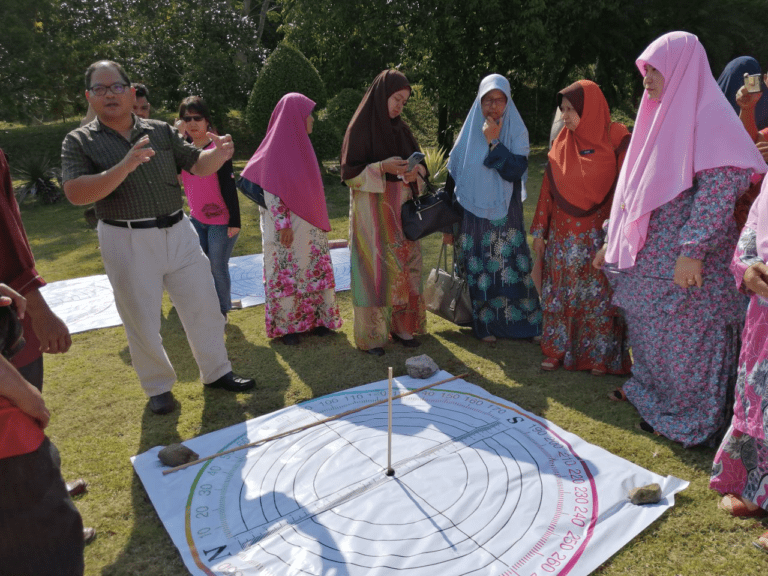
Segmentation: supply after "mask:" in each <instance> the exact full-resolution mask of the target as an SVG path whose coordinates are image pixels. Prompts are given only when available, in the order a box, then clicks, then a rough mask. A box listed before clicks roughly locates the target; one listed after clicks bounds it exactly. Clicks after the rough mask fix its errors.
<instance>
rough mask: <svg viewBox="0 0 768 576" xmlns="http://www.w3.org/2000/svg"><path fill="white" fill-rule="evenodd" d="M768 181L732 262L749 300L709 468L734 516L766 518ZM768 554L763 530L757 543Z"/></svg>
mask: <svg viewBox="0 0 768 576" xmlns="http://www.w3.org/2000/svg"><path fill="white" fill-rule="evenodd" d="M766 262H768V179H765V180H764V182H763V186H762V190H761V192H760V195H759V196H758V197H757V199H756V200H755V202H754V204H753V205H752V209H751V210H750V212H749V217H748V218H747V223H746V225H745V226H744V229H743V230H742V232H741V237H740V238H739V244H738V246H737V247H736V252H735V253H734V255H733V260H732V262H731V272H733V275H734V278H735V279H736V285H737V286H738V288H739V289H740V290H741V291H742V292H744V293H745V294H747V295H748V296H749V297H750V302H749V310H748V311H747V322H746V325H745V326H744V333H743V335H742V342H743V343H742V347H741V355H740V357H739V372H738V379H737V381H736V402H735V404H734V407H733V420H732V422H731V426H730V428H729V429H728V432H727V433H726V435H725V438H723V442H722V444H721V445H720V448H719V450H718V451H717V454H716V455H715V462H714V464H713V466H712V478H711V480H710V484H709V485H710V487H711V488H713V489H715V490H717V491H718V492H720V493H721V494H724V496H723V499H722V500H721V501H720V508H722V509H724V510H726V511H727V512H729V513H730V514H732V515H733V516H740V517H753V518H757V517H762V516H768V344H767V343H768V266H766ZM756 544H757V545H758V546H760V547H761V548H763V549H765V550H766V551H768V532H765V533H764V534H763V535H762V536H760V538H759V539H758V541H757V543H756Z"/></svg>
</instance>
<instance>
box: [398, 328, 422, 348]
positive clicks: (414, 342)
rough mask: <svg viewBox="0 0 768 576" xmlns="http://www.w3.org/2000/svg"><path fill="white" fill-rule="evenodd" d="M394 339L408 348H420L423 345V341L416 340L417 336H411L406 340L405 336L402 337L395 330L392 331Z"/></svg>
mask: <svg viewBox="0 0 768 576" xmlns="http://www.w3.org/2000/svg"><path fill="white" fill-rule="evenodd" d="M392 340H394V341H395V342H400V344H402V345H403V346H405V347H406V348H418V347H419V346H421V342H419V341H418V340H416V338H411V339H410V340H406V339H405V338H400V336H398V335H397V334H395V333H394V332H392Z"/></svg>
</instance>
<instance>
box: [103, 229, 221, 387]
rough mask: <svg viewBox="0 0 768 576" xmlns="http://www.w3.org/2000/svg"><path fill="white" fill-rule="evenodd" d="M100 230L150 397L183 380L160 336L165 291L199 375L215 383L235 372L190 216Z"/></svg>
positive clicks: (138, 368) (120, 308)
mask: <svg viewBox="0 0 768 576" xmlns="http://www.w3.org/2000/svg"><path fill="white" fill-rule="evenodd" d="M98 233H99V245H100V247H101V256H102V258H103V260H104V268H105V270H106V272H107V276H108V278H109V282H110V284H112V290H113V292H114V294H115V303H116V304H117V311H118V313H119V314H120V318H121V319H122V321H123V325H124V326H125V334H126V336H127V337H128V346H129V348H130V351H131V360H132V362H133V367H134V369H135V370H136V374H138V376H139V380H140V381H141V387H142V388H143V389H144V392H145V393H146V394H147V396H155V395H157V394H162V393H163V392H168V391H169V390H170V389H171V388H172V387H173V384H174V382H175V381H176V372H175V371H174V369H173V366H172V365H171V362H170V360H169V359H168V355H167V354H166V352H165V348H163V339H162V337H161V336H160V321H161V317H162V300H163V289H165V290H167V291H168V295H169V296H170V297H171V301H172V302H173V305H174V306H175V307H176V311H177V312H178V314H179V318H180V319H181V323H182V325H183V326H184V331H185V332H186V333H187V340H188V341H189V345H190V347H191V349H192V354H193V356H194V357H195V361H196V362H197V366H198V368H199V369H200V379H201V380H202V381H203V382H204V383H211V382H213V381H214V380H217V379H218V378H220V377H221V376H224V375H225V374H226V373H227V372H229V371H231V370H232V365H231V364H230V362H229V359H228V358H227V350H226V348H225V347H224V316H223V315H222V314H221V311H220V310H219V300H218V298H217V296H216V289H215V288H214V285H213V276H212V275H211V265H210V263H209V261H208V258H206V257H205V254H203V251H202V249H201V248H200V240H199V239H198V236H197V233H196V232H195V229H194V228H193V227H192V224H191V223H190V221H189V219H188V218H187V217H186V216H184V218H183V219H182V220H181V221H180V222H177V223H176V224H174V225H173V226H171V227H170V228H162V229H160V228H146V229H140V230H134V229H130V228H121V227H119V226H111V225H109V224H105V223H104V222H101V221H100V222H99V225H98Z"/></svg>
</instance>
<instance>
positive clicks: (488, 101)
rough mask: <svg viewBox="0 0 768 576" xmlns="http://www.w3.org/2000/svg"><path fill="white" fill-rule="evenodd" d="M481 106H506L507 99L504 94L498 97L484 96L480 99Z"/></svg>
mask: <svg viewBox="0 0 768 576" xmlns="http://www.w3.org/2000/svg"><path fill="white" fill-rule="evenodd" d="M480 104H481V105H482V106H483V107H486V108H490V107H491V106H506V105H507V99H506V98H505V97H504V96H501V97H499V98H484V99H483V100H481V101H480Z"/></svg>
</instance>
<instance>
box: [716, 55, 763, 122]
mask: <svg viewBox="0 0 768 576" xmlns="http://www.w3.org/2000/svg"><path fill="white" fill-rule="evenodd" d="M744 73H747V74H760V89H761V91H762V92H763V97H762V98H760V100H758V102H757V105H756V106H755V123H756V124H757V129H758V130H762V129H763V128H766V127H768V95H766V94H765V93H766V92H768V88H766V86H765V79H764V78H763V75H762V71H761V70H760V64H759V63H758V62H757V60H755V59H754V58H752V57H751V56H740V57H739V58H736V59H734V60H731V61H730V62H728V64H727V66H726V67H725V69H724V70H723V73H722V74H720V78H718V79H717V84H718V86H720V90H722V91H723V94H725V97H726V98H727V99H728V102H730V103H731V106H733V110H734V111H735V112H736V114H739V112H740V111H741V109H740V108H739V105H738V104H737V103H736V92H738V91H739V88H741V87H742V86H744Z"/></svg>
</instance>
